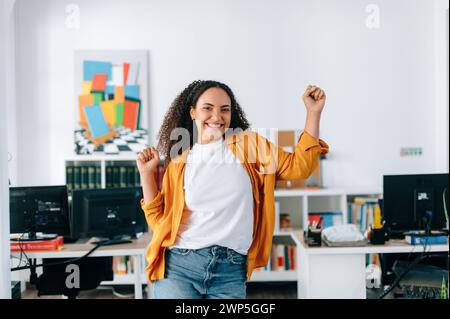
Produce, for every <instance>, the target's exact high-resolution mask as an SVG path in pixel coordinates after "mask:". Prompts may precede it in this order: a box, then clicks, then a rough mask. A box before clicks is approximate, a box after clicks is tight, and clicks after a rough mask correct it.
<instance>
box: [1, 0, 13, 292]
mask: <svg viewBox="0 0 450 319" xmlns="http://www.w3.org/2000/svg"><path fill="white" fill-rule="evenodd" d="M13 10H14V0H0V45H1V46H0V114H1V116H0V136H2V137H3V139H4V141H8V135H9V132H8V126H7V120H8V114H9V112H10V109H14V107H13V104H12V103H11V101H12V96H14V91H13V89H12V87H11V82H12V81H11V79H13V73H14V72H12V71H13V68H10V65H11V64H12V63H11V62H12V60H11V57H12V56H13V52H14V50H13V49H14V33H13V30H14V29H13V23H14V15H13ZM12 65H13V64H12ZM5 115H6V116H5ZM4 141H2V142H0V299H6V298H11V272H10V270H9V267H10V261H9V191H8V164H7V158H8V156H7V151H8V149H7V143H5V142H4Z"/></svg>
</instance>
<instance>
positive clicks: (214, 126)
mask: <svg viewBox="0 0 450 319" xmlns="http://www.w3.org/2000/svg"><path fill="white" fill-rule="evenodd" d="M206 125H208V126H209V127H212V128H219V127H222V124H210V123H207V124H206Z"/></svg>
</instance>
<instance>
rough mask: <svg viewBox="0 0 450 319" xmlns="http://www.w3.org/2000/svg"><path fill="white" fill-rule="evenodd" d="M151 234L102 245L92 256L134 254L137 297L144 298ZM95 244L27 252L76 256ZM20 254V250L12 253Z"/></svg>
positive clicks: (66, 256)
mask: <svg viewBox="0 0 450 319" xmlns="http://www.w3.org/2000/svg"><path fill="white" fill-rule="evenodd" d="M150 240H151V234H148V233H146V234H144V235H142V236H141V237H139V238H138V239H135V240H133V242H132V243H128V244H119V245H111V246H104V247H100V248H98V249H97V250H95V251H94V252H93V253H92V254H91V255H89V257H88V258H90V257H114V256H132V257H133V258H134V267H135V268H134V293H135V298H136V299H142V296H143V294H142V284H143V283H144V282H143V280H142V276H143V274H144V270H143V264H144V257H145V251H146V248H147V246H148V244H149V243H150ZM93 247H94V246H93V245H92V244H89V243H84V244H77V243H75V244H65V245H64V247H63V249H62V250H58V251H33V252H31V251H30V252H26V254H27V256H28V257H29V258H36V259H41V258H76V257H81V256H83V255H85V254H86V253H87V252H88V251H89V250H91V249H92V248H93ZM11 255H15V256H19V255H20V252H15V253H11Z"/></svg>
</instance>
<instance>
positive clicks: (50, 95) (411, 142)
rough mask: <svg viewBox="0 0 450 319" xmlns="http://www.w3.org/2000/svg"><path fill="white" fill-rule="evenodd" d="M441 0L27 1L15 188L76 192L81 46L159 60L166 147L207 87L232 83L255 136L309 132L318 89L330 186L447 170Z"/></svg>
mask: <svg viewBox="0 0 450 319" xmlns="http://www.w3.org/2000/svg"><path fill="white" fill-rule="evenodd" d="M436 1H438V0H433V1H430V0H379V1H363V0H348V1H336V0H310V1H305V0H303V1H298V0H285V1H276V0H270V1H261V0H258V1H256V0H250V1H238V0H232V1H229V0H227V1H225V0H218V1H206V0H194V1H175V0H171V1H156V0H151V1H120V0H108V1H106V0H95V1H87V0H79V1H61V0H40V1H33V0H18V1H17V25H16V52H17V54H16V65H17V74H16V76H17V110H16V120H15V122H16V131H15V132H16V135H17V136H16V140H17V142H16V146H17V149H16V151H15V154H13V155H14V159H13V161H15V163H16V167H17V179H16V180H15V181H13V182H14V184H16V185H25V184H28V185H36V184H59V183H63V182H64V157H65V156H67V155H69V154H70V153H71V151H72V137H73V136H72V124H73V111H74V106H73V105H72V101H74V92H73V87H74V83H73V81H74V79H73V78H74V77H73V75H74V66H73V61H74V58H73V52H74V50H76V49H147V50H149V70H148V71H149V82H150V87H149V93H150V95H149V96H150V109H151V111H150V115H149V116H150V119H149V121H150V123H151V124H150V130H151V135H152V138H153V139H154V138H155V134H156V133H157V131H158V128H159V125H160V123H161V120H162V118H163V116H164V113H165V111H166V110H167V107H168V106H169V104H170V103H171V101H172V100H173V98H174V97H175V95H176V94H177V93H178V92H179V91H181V90H182V89H183V88H184V87H185V86H186V85H187V84H188V83H189V82H190V81H192V80H194V79H217V80H220V81H223V82H225V83H227V84H229V85H230V86H231V88H232V89H233V90H234V91H235V94H236V96H237V97H238V99H239V102H240V103H241V105H242V107H243V108H244V110H245V111H246V113H247V116H248V118H249V120H250V122H251V123H252V125H253V127H263V128H270V127H278V128H280V129H292V128H299V129H301V128H303V127H304V121H305V109H304V106H303V104H302V102H301V95H302V92H303V90H304V88H305V87H306V86H307V85H308V84H309V83H313V84H317V85H320V86H322V87H323V88H324V89H325V90H326V92H327V95H328V100H327V105H326V107H325V110H324V113H323V117H322V122H321V138H323V139H325V140H326V141H327V142H328V143H329V144H330V146H331V153H330V156H329V158H328V159H327V160H326V161H325V162H324V164H323V168H324V174H323V175H324V184H325V186H328V187H334V186H369V185H370V186H373V185H378V186H380V185H381V184H382V175H383V174H390V173H395V174H397V173H432V172H438V171H442V170H443V169H444V170H445V169H446V170H447V171H448V164H446V163H442V161H439V160H438V156H441V155H442V154H447V153H448V146H447V145H446V144H445V141H447V140H448V138H447V139H446V138H445V137H443V134H444V133H447V135H448V122H445V120H444V119H442V118H441V116H439V114H442V112H444V113H445V109H446V107H448V106H447V105H448V99H447V100H445V99H437V98H436V85H437V83H436V82H437V81H439V79H441V78H442V76H441V73H439V72H442V71H439V70H441V68H443V67H445V66H446V65H448V62H447V61H440V62H436V61H437V60H436V56H437V54H438V52H437V50H439V48H440V47H441V45H440V44H437V43H436V42H437V41H439V39H438V38H437V37H436V36H435V34H436V30H435V29H436V28H437V27H439V25H437V24H436V23H435V17H436V10H438V6H437V5H435V3H436ZM70 3H74V4H76V5H77V6H78V8H79V28H77V27H75V28H73V26H74V24H73V23H67V21H68V20H67V19H68V14H66V8H67V5H68V4H70ZM370 3H376V4H377V5H378V9H379V18H380V19H379V28H378V29H371V28H369V27H368V24H367V19H369V26H371V25H373V20H371V19H370V18H371V17H373V15H374V11H370V10H369V12H366V8H367V6H368V5H369V4H370ZM439 3H442V2H439ZM369 9H370V7H369ZM375 13H376V12H375ZM69 15H70V14H69ZM69 18H70V19H72V18H73V16H70V17H69ZM71 21H72V22H73V20H71ZM75 26H76V24H75ZM447 43H448V42H447ZM443 64H444V66H443ZM442 110H444V111H442ZM436 127H439V128H438V129H437V128H436ZM401 147H422V149H423V155H422V156H420V157H400V148H401ZM440 150H444V152H442V151H440Z"/></svg>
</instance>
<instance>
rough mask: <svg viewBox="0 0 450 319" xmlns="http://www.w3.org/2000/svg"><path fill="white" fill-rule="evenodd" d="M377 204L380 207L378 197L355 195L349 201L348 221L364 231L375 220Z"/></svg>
mask: <svg viewBox="0 0 450 319" xmlns="http://www.w3.org/2000/svg"><path fill="white" fill-rule="evenodd" d="M376 206H378V207H379V204H378V198H370V197H355V198H354V200H353V202H349V203H348V223H349V224H355V225H356V226H358V227H359V230H360V231H361V232H363V233H364V232H365V231H366V230H367V229H368V228H369V226H370V225H372V224H373V222H374V212H375V208H376Z"/></svg>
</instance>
